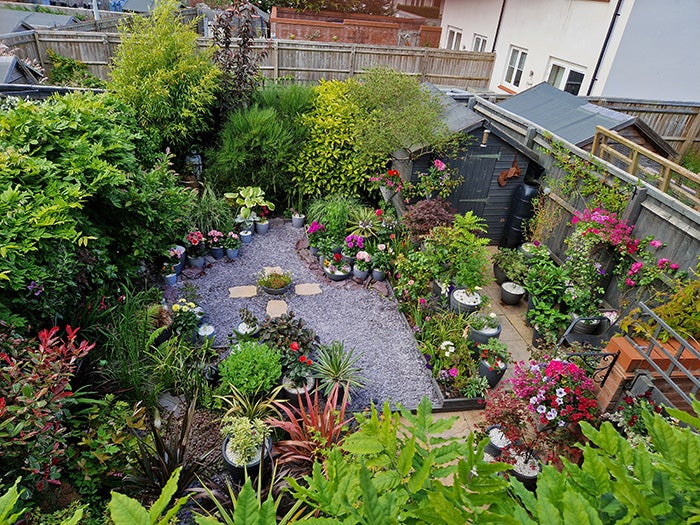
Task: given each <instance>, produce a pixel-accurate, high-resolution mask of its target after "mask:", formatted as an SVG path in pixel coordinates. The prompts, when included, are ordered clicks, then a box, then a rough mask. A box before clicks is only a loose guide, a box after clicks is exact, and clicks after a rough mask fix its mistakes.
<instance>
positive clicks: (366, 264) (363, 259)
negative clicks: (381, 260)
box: [352, 250, 372, 281]
mask: <svg viewBox="0 0 700 525" xmlns="http://www.w3.org/2000/svg"><path fill="white" fill-rule="evenodd" d="M371 265H372V256H371V255H370V254H369V252H366V251H365V250H360V251H359V252H357V253H356V254H355V264H354V265H353V267H352V274H353V276H354V277H355V279H358V280H359V281H364V280H365V279H367V277H368V276H369V271H370V270H371Z"/></svg>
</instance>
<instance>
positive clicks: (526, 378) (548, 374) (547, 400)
mask: <svg viewBox="0 0 700 525" xmlns="http://www.w3.org/2000/svg"><path fill="white" fill-rule="evenodd" d="M511 383H512V384H513V392H515V394H516V396H518V397H520V398H521V399H525V400H528V408H529V410H530V411H532V412H533V413H535V414H537V417H538V419H539V422H540V423H541V424H543V425H548V424H551V425H557V426H560V427H563V426H566V425H567V424H569V423H578V422H579V421H583V420H587V421H593V419H594V417H595V415H596V413H597V405H596V397H595V392H594V384H593V381H592V380H591V379H590V378H589V377H588V376H587V375H586V372H585V371H584V370H583V369H582V368H580V367H579V366H578V365H576V364H574V363H571V362H567V361H561V360H559V359H554V360H552V361H549V362H548V363H535V362H532V363H530V365H529V366H528V365H527V364H525V363H517V364H516V365H515V372H514V376H513V378H512V379H511Z"/></svg>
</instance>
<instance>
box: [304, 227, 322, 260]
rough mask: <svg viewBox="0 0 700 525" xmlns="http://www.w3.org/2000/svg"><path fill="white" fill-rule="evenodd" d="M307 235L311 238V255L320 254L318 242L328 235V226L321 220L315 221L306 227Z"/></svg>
mask: <svg viewBox="0 0 700 525" xmlns="http://www.w3.org/2000/svg"><path fill="white" fill-rule="evenodd" d="M306 236H307V237H308V239H309V250H310V251H311V255H318V254H319V249H318V243H319V241H320V240H321V239H322V238H323V237H325V236H326V227H325V226H324V225H323V224H321V223H320V222H317V221H313V222H312V223H311V224H309V227H308V228H307V229H306Z"/></svg>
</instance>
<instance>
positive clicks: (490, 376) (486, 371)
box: [478, 337, 512, 388]
mask: <svg viewBox="0 0 700 525" xmlns="http://www.w3.org/2000/svg"><path fill="white" fill-rule="evenodd" d="M479 357H480V359H481V361H479V369H478V371H479V375H480V376H482V377H485V378H486V380H487V381H488V383H489V387H491V388H494V387H495V386H496V385H497V384H498V382H499V381H500V380H501V378H502V377H503V375H504V374H505V373H506V369H507V368H508V363H510V362H511V361H512V357H511V355H510V352H509V351H508V346H507V345H506V344H505V343H501V342H500V341H499V340H498V339H496V338H495V337H492V338H490V339H489V340H488V342H486V343H484V344H480V345H479Z"/></svg>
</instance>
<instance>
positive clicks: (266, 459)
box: [221, 437, 272, 485]
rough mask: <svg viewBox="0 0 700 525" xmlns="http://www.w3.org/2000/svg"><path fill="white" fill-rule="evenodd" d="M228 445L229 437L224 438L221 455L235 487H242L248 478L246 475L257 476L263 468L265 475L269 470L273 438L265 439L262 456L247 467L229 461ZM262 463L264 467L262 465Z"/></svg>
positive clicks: (261, 449)
mask: <svg viewBox="0 0 700 525" xmlns="http://www.w3.org/2000/svg"><path fill="white" fill-rule="evenodd" d="M227 445H228V437H226V438H224V442H223V444H222V445H221V455H222V456H223V458H224V465H225V466H226V469H227V470H228V473H229V475H230V476H231V481H232V482H233V484H234V485H242V484H243V483H244V481H245V478H246V473H247V474H248V477H252V476H257V475H258V473H259V472H261V468H262V473H263V475H264V474H265V471H266V470H268V467H269V466H270V464H271V459H270V453H271V451H272V438H271V437H268V438H266V439H265V441H264V442H263V446H262V447H260V455H259V456H258V457H257V458H256V459H255V460H253V461H251V462H250V463H247V464H245V465H238V464H236V463H234V462H233V461H231V459H229V457H228V454H227V453H226V446H227ZM261 462H262V466H261V464H260V463H261Z"/></svg>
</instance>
